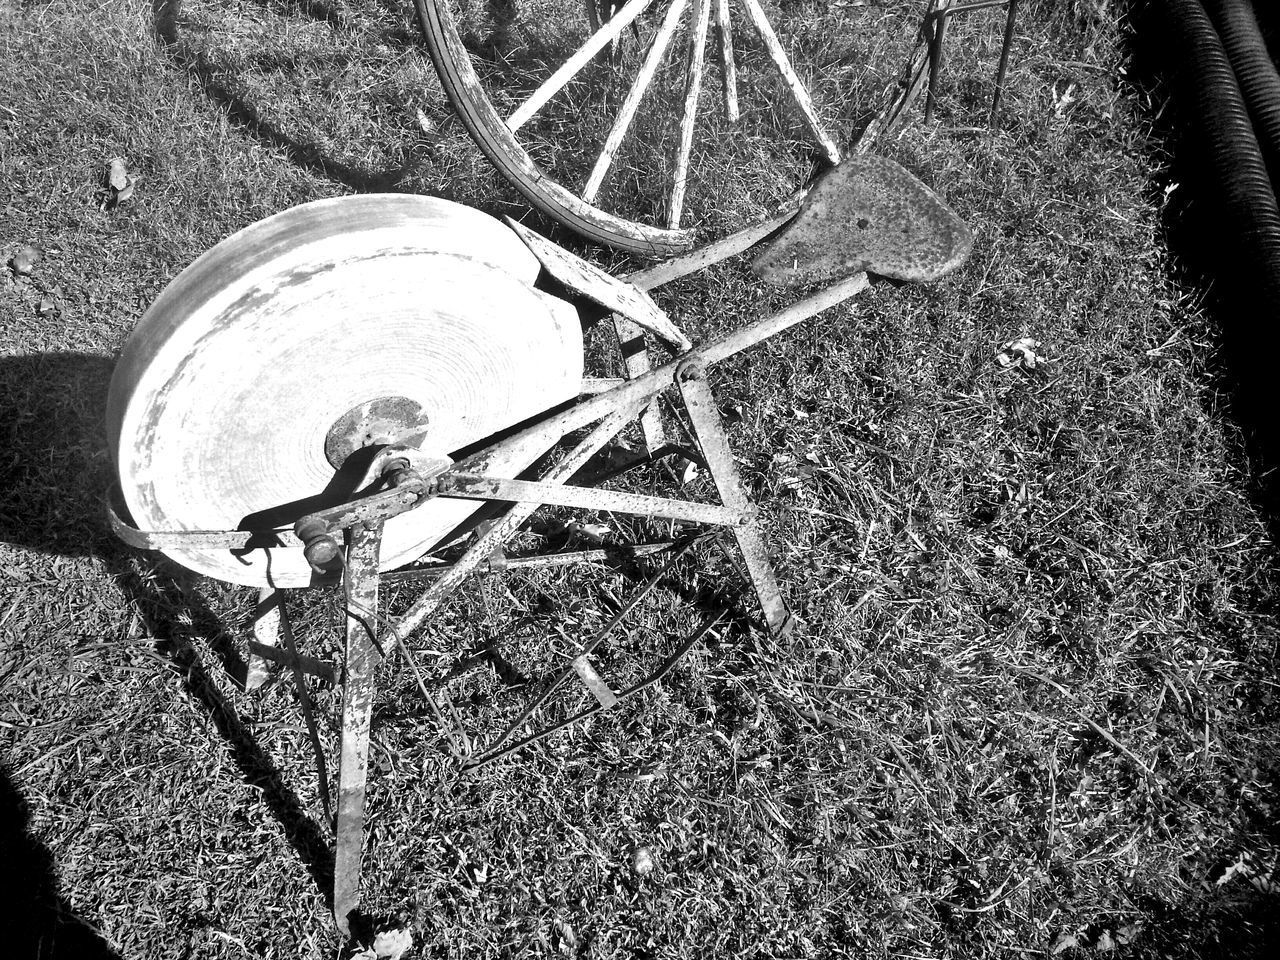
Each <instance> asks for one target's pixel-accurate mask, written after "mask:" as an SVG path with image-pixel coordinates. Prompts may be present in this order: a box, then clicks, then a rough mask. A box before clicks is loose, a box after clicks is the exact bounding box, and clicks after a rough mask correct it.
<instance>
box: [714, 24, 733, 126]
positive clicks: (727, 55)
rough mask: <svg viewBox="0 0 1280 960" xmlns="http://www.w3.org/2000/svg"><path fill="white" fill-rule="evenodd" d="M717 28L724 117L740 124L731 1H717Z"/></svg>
mask: <svg viewBox="0 0 1280 960" xmlns="http://www.w3.org/2000/svg"><path fill="white" fill-rule="evenodd" d="M716 27H717V28H718V30H719V32H720V76H721V79H723V80H724V115H725V116H726V117H727V118H728V119H729V122H730V123H737V122H738V66H737V64H736V63H734V60H733V27H732V26H731V25H730V24H729V0H716Z"/></svg>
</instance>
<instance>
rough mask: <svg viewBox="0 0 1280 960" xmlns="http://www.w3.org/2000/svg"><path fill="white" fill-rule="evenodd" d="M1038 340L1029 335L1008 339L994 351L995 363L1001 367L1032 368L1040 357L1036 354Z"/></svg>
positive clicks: (1038, 361) (1038, 344)
mask: <svg viewBox="0 0 1280 960" xmlns="http://www.w3.org/2000/svg"><path fill="white" fill-rule="evenodd" d="M1039 346H1040V341H1039V340H1035V339H1033V338H1031V337H1019V338H1018V339H1017V340H1010V341H1009V342H1008V343H1006V344H1005V345H1004V346H1003V347H1001V348H1000V349H999V351H997V352H996V363H998V364H1000V366H1002V367H1023V368H1024V369H1027V370H1034V369H1035V368H1036V365H1037V364H1038V363H1040V361H1041V358H1040V357H1039V356H1038V355H1037V354H1036V350H1037V348H1039Z"/></svg>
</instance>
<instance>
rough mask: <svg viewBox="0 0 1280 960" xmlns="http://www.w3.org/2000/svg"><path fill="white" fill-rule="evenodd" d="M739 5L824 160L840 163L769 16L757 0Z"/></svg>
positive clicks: (833, 145) (829, 136) (837, 154)
mask: <svg viewBox="0 0 1280 960" xmlns="http://www.w3.org/2000/svg"><path fill="white" fill-rule="evenodd" d="M742 4H743V6H745V7H746V8H747V14H748V15H749V16H750V17H751V23H752V25H753V26H754V27H755V28H756V33H758V34H759V35H760V40H761V42H763V43H764V45H765V48H766V49H767V50H768V51H769V59H771V60H772V61H773V65H774V66H775V67H777V68H778V73H779V74H781V75H782V80H783V82H784V83H785V84H786V85H787V88H788V89H789V90H790V91H791V96H792V98H794V100H795V101H796V106H798V107H799V108H800V113H801V114H803V116H804V121H805V125H806V126H808V128H809V132H810V133H811V134H812V135H813V138H814V139H815V140H816V141H817V142H818V145H819V146H820V147H821V148H822V152H823V153H824V154H825V155H826V158H827V160H828V161H829V162H830V163H831V164H832V165H833V166H834V165H835V164H837V163H839V162H840V150H839V148H837V147H836V144H835V141H834V140H833V139H832V138H831V135H830V134H829V133H827V130H826V128H825V127H824V126H823V125H822V121H821V120H820V119H819V118H818V111H817V110H816V109H815V108H814V105H813V98H812V97H810V96H809V91H808V90H806V89H805V86H804V84H803V83H802V82H801V80H800V77H799V76H798V75H797V74H796V71H795V68H794V67H792V66H791V60H790V59H789V58H788V57H787V52H786V51H785V50H783V49H782V44H781V43H779V42H778V36H777V34H775V33H774V32H773V27H772V26H770V25H769V19H768V17H766V16H765V13H764V10H763V9H762V8H761V6H760V3H759V0H742Z"/></svg>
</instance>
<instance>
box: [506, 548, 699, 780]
mask: <svg viewBox="0 0 1280 960" xmlns="http://www.w3.org/2000/svg"><path fill="white" fill-rule="evenodd" d="M704 539H706V535H705V534H704V535H702V536H698V537H689V538H688V539H686V540H684V541H683V542H681V543H680V544H679V545H678V546H677V547H676V549H675V552H674V553H673V554H672V556H671V557H670V558H669V559H668V560H667V562H666V563H664V564H663V565H662V566H661V567H659V568H658V570H657V571H656V572H655V573H652V574H650V576H649V578H648V579H647V580H645V582H644V583H643V584H641V586H640V588H639V589H638V590H637V591H636V592H635V593H633V594H632V595H631V597H630V598H629V599H628V600H627V602H626V603H625V604H624V605H623V607H622V609H621V610H619V611H618V612H617V613H615V614H614V615H613V616H612V617H611V618H610V619H609V622H608V623H606V624H605V625H604V626H603V627H601V628H600V629H599V630H597V631H596V634H595V636H593V637H592V638H591V639H590V640H589V641H588V642H587V643H586V644H584V645H583V646H582V647H580V648H579V649H578V652H577V653H576V654H575V655H574V659H575V660H576V659H578V658H580V657H588V656H590V655H591V654H592V653H594V652H595V649H596V647H598V646H600V644H601V643H603V642H604V641H605V639H606V638H607V637H608V636H609V634H610V633H612V632H613V631H614V629H615V628H616V627H617V626H618V624H620V623H622V621H623V620H624V619H625V618H626V617H627V616H628V615H629V614H630V613H631V611H632V610H634V609H635V608H636V607H637V606H639V605H640V602H641V601H642V600H643V599H644V598H645V597H647V596H648V595H649V594H650V592H652V590H653V588H654V587H656V586H657V585H658V583H659V582H660V581H661V580H662V578H663V577H665V576H666V575H667V574H668V573H669V572H670V571H671V568H672V567H673V566H674V565H675V562H676V561H677V560H679V559H680V558H681V557H682V556H684V555H685V553H687V552H688V551H689V550H690V549H692V547H693V545H694V544H696V543H699V542H701V541H702V540H704ZM573 672H574V667H573V664H572V663H571V664H570V665H569V666H567V667H565V668H564V669H563V670H561V671H560V673H559V674H557V675H556V677H555V678H554V679H553V680H552V681H551V683H550V684H548V685H547V687H546V689H545V690H543V691H542V692H541V693H539V694H538V695H537V696H536V697H533V698H532V699H531V700H530V701H529V702H528V703H526V704H525V705H524V708H523V709H522V710H521V711H520V715H519V716H518V717H516V718H515V720H513V721H511V723H509V724H507V726H506V728H505V729H503V731H502V733H500V734H498V736H497V737H496V738H495V739H494V741H493V743H491V744H489V747H488V749H486V750H485V753H486V755H492V754H493V752H494V751H495V750H497V749H498V748H499V747H500V746H502V745H503V744H504V743H506V742H507V740H509V739H510V738H511V735H512V734H513V733H515V732H516V731H517V730H519V729H520V727H521V726H523V725H524V722H525V721H526V720H528V719H529V717H531V716H532V715H533V712H534V711H535V710H537V709H538V708H539V707H540V706H542V705H543V704H544V703H546V702H547V700H548V699H550V697H551V695H552V694H553V693H555V692H556V690H557V689H559V687H560V684H562V683H564V681H565V679H566V678H568V676H569V674H571V673H573Z"/></svg>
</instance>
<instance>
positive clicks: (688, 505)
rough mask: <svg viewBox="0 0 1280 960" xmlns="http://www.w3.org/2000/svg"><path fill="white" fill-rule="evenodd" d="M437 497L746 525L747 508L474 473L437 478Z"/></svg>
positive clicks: (454, 473) (450, 473)
mask: <svg viewBox="0 0 1280 960" xmlns="http://www.w3.org/2000/svg"><path fill="white" fill-rule="evenodd" d="M438 493H439V495H440V496H442V497H460V498H463V499H468V500H472V499H474V500H509V501H516V502H521V503H540V504H551V505H555V506H560V507H579V508H581V509H584V510H608V511H612V512H614V513H630V514H635V515H637V516H642V517H664V518H668V519H671V520H685V521H687V522H689V523H716V524H720V525H721V526H738V525H739V524H743V523H746V522H747V519H748V517H749V516H750V513H751V512H750V509H749V505H736V507H728V506H720V505H719V504H715V503H697V502H694V501H691V500H672V499H669V498H667V497H651V496H647V495H645V494H639V493H626V492H624V491H621V490H602V489H600V488H599V487H578V486H573V485H571V484H559V483H537V482H535V481H530V480H506V479H503V478H501V477H485V476H479V475H477V474H474V473H466V472H462V471H450V472H449V473H446V474H444V475H443V476H442V477H440V479H439V481H438Z"/></svg>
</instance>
